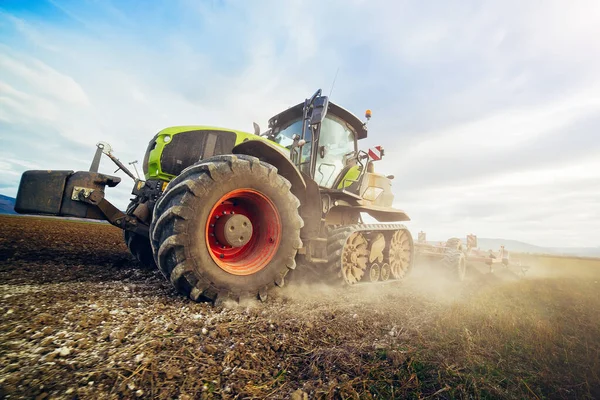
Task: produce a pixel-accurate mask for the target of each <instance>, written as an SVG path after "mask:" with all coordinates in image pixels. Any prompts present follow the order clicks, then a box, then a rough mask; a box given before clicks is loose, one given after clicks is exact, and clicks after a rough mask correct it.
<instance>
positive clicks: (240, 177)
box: [15, 90, 414, 302]
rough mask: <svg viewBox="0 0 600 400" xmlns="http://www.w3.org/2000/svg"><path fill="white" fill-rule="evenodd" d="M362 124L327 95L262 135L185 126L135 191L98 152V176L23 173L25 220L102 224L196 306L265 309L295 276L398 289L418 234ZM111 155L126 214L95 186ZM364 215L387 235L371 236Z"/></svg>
mask: <svg viewBox="0 0 600 400" xmlns="http://www.w3.org/2000/svg"><path fill="white" fill-rule="evenodd" d="M370 117H371V113H370V111H367V113H366V121H365V122H363V121H361V120H360V119H359V118H357V117H356V116H355V115H353V114H352V113H350V112H349V111H347V110H345V109H344V108H342V107H340V106H338V105H336V104H334V103H333V102H330V101H329V99H328V97H327V96H324V95H322V92H321V90H318V91H317V92H316V93H314V95H312V96H311V97H310V98H308V99H306V100H305V101H304V102H302V103H300V104H297V105H296V106H294V107H291V108H288V109H287V110H285V111H283V112H281V113H279V114H277V115H275V116H274V117H272V118H271V119H270V120H269V121H268V129H267V130H266V131H265V132H262V133H261V130H260V127H259V126H258V125H257V124H256V123H255V124H254V133H247V132H241V131H236V130H231V129H223V128H214V127H206V126H177V127H170V128H166V129H164V130H162V131H160V132H159V133H158V134H156V135H155V136H154V137H153V138H152V140H151V141H150V143H149V145H148V148H147V150H146V153H145V157H144V161H143V172H144V179H139V178H136V176H135V175H134V174H133V173H131V171H130V170H129V169H127V167H125V165H124V164H123V163H122V162H121V161H119V159H118V158H117V157H116V156H115V155H114V153H113V152H112V149H111V148H110V146H109V145H108V144H106V143H103V142H100V143H98V144H97V150H96V154H95V156H94V159H93V161H92V165H91V167H90V170H89V171H78V172H74V171H52V170H50V171H49V170H43V171H26V172H24V173H23V175H22V178H21V182H20V185H19V190H18V195H17V200H16V207H15V210H16V211H17V212H19V213H25V214H48V215H55V216H70V217H79V218H90V219H103V220H107V221H108V222H110V223H111V224H113V225H115V226H117V227H119V228H121V229H123V231H124V238H125V242H126V244H127V246H128V248H129V250H130V251H131V253H132V254H133V256H134V257H135V258H136V259H137V260H138V261H139V262H140V263H141V264H144V265H147V266H157V267H158V269H159V270H160V271H161V272H162V273H163V274H164V276H165V277H166V278H167V279H169V280H170V281H171V282H172V284H173V285H174V286H175V288H176V289H177V290H178V291H179V292H180V293H182V294H183V295H185V296H188V297H189V298H190V299H192V300H194V301H213V302H222V301H224V300H226V299H233V300H236V301H239V300H241V299H246V298H259V299H261V300H265V299H266V298H267V295H268V292H269V291H270V290H271V289H272V288H273V287H274V286H279V287H280V286H283V285H284V281H285V279H286V276H287V274H288V272H290V271H292V270H295V271H294V273H293V274H292V275H290V276H299V277H300V276H304V277H309V279H311V280H317V281H320V282H328V283H334V284H335V283H342V284H345V285H355V284H363V283H376V282H386V281H394V280H401V279H402V278H403V277H404V276H405V275H406V274H407V273H408V272H410V270H411V269H412V267H413V261H414V260H413V259H414V248H413V240H412V236H411V234H410V232H409V231H408V230H407V228H406V227H405V226H404V225H402V224H397V223H396V224H390V223H391V222H401V221H408V220H409V217H408V216H407V215H406V213H405V212H404V211H402V210H399V209H395V208H393V207H392V201H393V198H394V197H393V194H392V192H391V181H392V179H393V176H391V175H390V176H385V175H382V174H380V173H377V172H375V171H374V166H373V161H376V160H377V159H379V158H380V157H381V156H382V155H383V148H381V147H377V148H376V149H374V150H370V151H368V152H365V151H363V150H359V149H358V141H359V140H361V139H364V138H366V137H367V122H368V120H369V119H370ZM103 154H104V155H106V156H108V157H109V158H111V160H112V161H113V162H115V163H116V164H117V166H118V167H119V169H122V170H123V171H124V172H125V173H126V174H127V175H128V176H130V177H131V178H132V179H133V180H134V182H135V183H134V187H133V191H132V195H133V198H132V200H131V203H130V204H129V206H128V207H127V209H126V210H125V211H124V212H123V211H120V210H119V209H118V208H117V207H115V206H114V205H113V204H112V203H110V202H109V201H108V200H107V199H106V198H105V188H106V187H107V186H108V187H114V186H115V185H117V184H118V183H119V182H120V178H119V177H116V176H111V175H106V174H102V173H99V172H98V168H99V164H100V159H101V157H102V155H103ZM363 214H368V215H369V216H371V217H372V218H373V219H375V220H377V221H378V222H379V223H377V224H365V223H363V220H362V215H363Z"/></svg>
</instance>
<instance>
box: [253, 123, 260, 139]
mask: <svg viewBox="0 0 600 400" xmlns="http://www.w3.org/2000/svg"><path fill="white" fill-rule="evenodd" d="M252 125H254V134H255V135H256V136H260V126H259V125H258V124H257V123H256V122H253V123H252Z"/></svg>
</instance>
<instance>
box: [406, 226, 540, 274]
mask: <svg viewBox="0 0 600 400" xmlns="http://www.w3.org/2000/svg"><path fill="white" fill-rule="evenodd" d="M414 246H415V252H416V258H417V260H421V261H429V262H431V261H439V262H440V263H441V266H442V268H443V269H444V270H445V271H446V272H447V273H449V274H450V275H451V276H452V277H454V278H455V279H457V280H459V281H462V280H464V279H465V277H466V275H467V271H468V270H471V271H474V270H475V271H478V272H487V273H494V272H500V273H504V272H508V273H509V274H511V275H515V276H518V277H523V276H525V273H526V272H527V271H528V270H529V267H528V266H524V265H521V262H520V261H518V260H514V259H512V258H511V256H510V253H509V251H508V250H507V249H506V248H505V247H504V246H500V249H499V250H498V251H492V250H488V251H484V250H481V249H480V248H479V247H478V246H477V236H476V235H473V234H469V235H467V240H466V243H463V241H462V240H461V239H459V238H450V239H448V240H447V241H446V242H439V243H429V242H427V236H426V234H425V232H419V235H418V238H417V241H416V242H415V244H414ZM495 267H496V268H495ZM498 270H499V271H498Z"/></svg>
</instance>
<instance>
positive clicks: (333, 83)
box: [329, 67, 340, 98]
mask: <svg viewBox="0 0 600 400" xmlns="http://www.w3.org/2000/svg"><path fill="white" fill-rule="evenodd" d="M338 72H340V67H337V70H336V71H335V76H334V77H333V82H332V83H331V90H330V91H329V98H331V93H333V88H334V86H335V80H336V79H337V76H338Z"/></svg>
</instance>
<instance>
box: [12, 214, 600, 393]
mask: <svg viewBox="0 0 600 400" xmlns="http://www.w3.org/2000/svg"><path fill="white" fill-rule="evenodd" d="M0 226H2V230H1V232H0V398H11V399H13V398H36V399H44V398H84V399H104V398H161V399H171V398H179V399H192V398H194V399H195V398H290V397H291V398H293V399H304V398H519V399H520V398H598V397H600V380H599V371H600V362H599V354H600V313H599V312H598V310H600V294H599V293H600V284H598V280H599V279H600V262H598V261H597V260H596V261H594V260H591V261H589V262H587V261H585V260H560V261H559V264H560V265H559V266H555V265H554V264H552V266H545V264H544V262H543V261H540V262H539V263H538V265H532V270H531V276H530V277H529V278H526V279H522V280H516V279H510V280H506V279H500V278H499V277H497V276H487V275H477V274H475V273H473V274H471V279H470V280H468V281H467V282H463V283H455V282H449V281H448V280H446V279H443V278H439V279H438V276H440V274H438V273H436V272H435V271H431V270H430V271H428V272H427V273H419V271H418V270H416V271H415V273H414V274H413V275H412V276H410V277H409V278H407V279H406V280H405V281H404V282H402V283H399V284H393V285H392V284H388V285H377V286H370V287H369V286H362V287H353V288H333V289H332V288H329V287H326V286H323V285H317V286H291V285H288V286H287V287H286V288H284V289H283V290H279V291H277V292H275V293H273V294H272V295H271V296H270V297H269V299H268V301H266V302H264V303H260V302H252V303H248V304H242V305H237V304H225V305H224V306H220V307H213V306H212V305H210V304H195V303H192V302H190V301H188V300H187V299H185V298H183V297H180V296H179V295H178V294H177V293H176V292H175V291H174V290H173V289H172V287H171V285H170V283H169V282H168V281H166V280H165V279H164V278H163V276H162V275H161V274H160V273H158V272H157V271H147V270H144V269H141V268H140V267H138V266H137V265H136V264H135V262H133V260H132V258H131V257H130V255H129V253H128V252H127V249H126V247H125V246H124V244H123V240H122V232H120V231H119V230H118V229H116V228H114V227H112V226H110V225H107V224H96V223H82V222H71V221H64V220H58V219H50V218H29V217H0ZM535 271H537V273H536V272H535Z"/></svg>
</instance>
